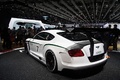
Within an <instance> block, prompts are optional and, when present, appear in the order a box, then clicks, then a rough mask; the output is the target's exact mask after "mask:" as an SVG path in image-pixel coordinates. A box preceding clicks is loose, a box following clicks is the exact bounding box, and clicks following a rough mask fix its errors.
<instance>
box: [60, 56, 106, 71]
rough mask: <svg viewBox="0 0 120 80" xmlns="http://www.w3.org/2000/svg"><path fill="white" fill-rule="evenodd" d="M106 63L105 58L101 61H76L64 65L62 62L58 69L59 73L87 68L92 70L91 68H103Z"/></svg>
mask: <svg viewBox="0 0 120 80" xmlns="http://www.w3.org/2000/svg"><path fill="white" fill-rule="evenodd" d="M106 62H107V58H106V57H104V58H103V59H101V60H99V61H96V62H87V61H86V62H85V61H84V62H83V63H79V62H78V61H77V62H76V63H75V64H74V63H64V62H62V63H61V65H60V67H59V68H58V70H59V71H62V70H63V69H71V70H82V69H87V68H92V67H97V66H102V65H103V66H104V65H105V64H106Z"/></svg>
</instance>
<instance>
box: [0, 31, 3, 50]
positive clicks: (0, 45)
mask: <svg viewBox="0 0 120 80" xmlns="http://www.w3.org/2000/svg"><path fill="white" fill-rule="evenodd" d="M2 50H3V48H2V39H1V31H0V51H2Z"/></svg>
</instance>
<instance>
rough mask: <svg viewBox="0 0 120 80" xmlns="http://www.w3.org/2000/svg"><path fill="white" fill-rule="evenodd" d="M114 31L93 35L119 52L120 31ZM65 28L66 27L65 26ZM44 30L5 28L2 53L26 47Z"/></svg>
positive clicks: (1, 35)
mask: <svg viewBox="0 0 120 80" xmlns="http://www.w3.org/2000/svg"><path fill="white" fill-rule="evenodd" d="M116 27H117V26H115V29H112V31H108V32H107V31H104V32H103V33H102V32H100V35H98V34H97V33H95V34H94V33H93V37H94V38H96V39H97V38H98V39H99V40H100V41H102V40H103V41H104V43H105V44H106V49H108V47H109V46H111V45H113V50H117V41H118V37H119V35H120V34H119V30H118V29H117V28H116ZM63 28H64V26H63ZM41 30H43V29H42V28H35V26H34V27H33V28H31V27H28V28H24V27H21V26H19V28H18V29H17V30H16V29H15V27H13V29H12V30H11V29H9V28H6V27H5V28H3V29H2V30H0V51H2V50H4V49H12V48H13V45H16V46H25V40H26V39H27V38H32V37H33V36H34V35H35V34H37V33H38V32H40V31H41Z"/></svg>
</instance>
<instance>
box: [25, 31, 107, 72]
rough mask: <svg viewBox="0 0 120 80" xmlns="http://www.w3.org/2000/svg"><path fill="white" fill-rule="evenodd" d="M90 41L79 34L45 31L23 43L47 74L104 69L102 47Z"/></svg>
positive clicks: (104, 60) (98, 43)
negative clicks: (42, 65) (92, 68)
mask: <svg viewBox="0 0 120 80" xmlns="http://www.w3.org/2000/svg"><path fill="white" fill-rule="evenodd" d="M91 40H92V41H91ZM91 40H89V39H88V36H87V35H86V34H84V33H82V32H66V31H64V30H44V31H41V32H39V33H37V34H36V35H35V36H34V37H33V38H28V39H26V46H27V49H26V50H27V52H28V53H29V54H30V55H32V56H34V57H35V58H37V59H39V60H40V61H41V62H43V63H44V64H45V65H46V66H47V68H48V70H49V71H50V72H55V71H62V70H63V69H72V70H76V69H84V68H89V67H93V66H99V65H103V66H104V64H105V63H106V61H107V53H106V51H105V50H104V44H103V43H101V42H100V41H98V40H96V39H94V38H91Z"/></svg>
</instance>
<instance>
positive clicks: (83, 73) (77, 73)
mask: <svg viewBox="0 0 120 80" xmlns="http://www.w3.org/2000/svg"><path fill="white" fill-rule="evenodd" d="M102 70H103V67H93V68H89V69H83V70H63V71H61V72H58V74H59V75H61V76H64V77H69V78H72V79H82V78H86V77H90V76H93V75H96V74H98V73H100V72H101V71H102Z"/></svg>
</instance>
